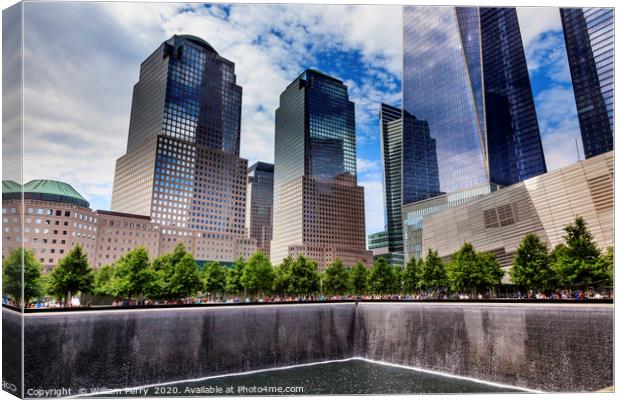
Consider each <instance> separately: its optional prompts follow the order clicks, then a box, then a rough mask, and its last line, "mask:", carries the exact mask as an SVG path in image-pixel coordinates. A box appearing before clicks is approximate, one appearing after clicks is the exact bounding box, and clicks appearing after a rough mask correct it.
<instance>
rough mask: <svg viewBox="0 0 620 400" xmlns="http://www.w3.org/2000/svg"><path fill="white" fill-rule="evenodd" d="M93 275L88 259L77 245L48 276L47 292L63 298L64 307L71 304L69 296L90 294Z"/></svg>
mask: <svg viewBox="0 0 620 400" xmlns="http://www.w3.org/2000/svg"><path fill="white" fill-rule="evenodd" d="M94 281H95V273H94V272H93V269H92V268H91V267H90V265H89V264H88V257H87V256H86V253H85V252H84V250H83V249H82V246H80V245H77V246H75V247H74V248H73V249H71V251H70V252H69V253H68V254H67V255H66V256H64V257H63V258H62V259H60V261H59V262H58V266H57V267H56V268H54V269H53V270H52V272H51V274H50V279H49V290H50V292H51V294H53V295H55V296H56V297H58V298H61V297H64V299H65V305H66V306H68V305H69V304H70V302H71V296H72V295H73V294H75V293H77V292H85V293H88V292H91V291H92V290H93V284H94Z"/></svg>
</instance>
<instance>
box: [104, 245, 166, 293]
mask: <svg viewBox="0 0 620 400" xmlns="http://www.w3.org/2000/svg"><path fill="white" fill-rule="evenodd" d="M156 279H157V276H156V274H155V273H154V271H153V269H152V268H151V266H150V262H149V254H148V253H147V251H146V249H145V248H144V247H137V248H135V249H133V250H131V251H130V252H128V253H126V254H125V255H123V256H122V257H121V258H119V259H118V261H117V262H116V266H115V268H114V279H113V282H114V283H113V284H114V290H115V291H116V292H117V293H118V294H119V295H127V296H128V297H129V298H131V297H133V296H135V297H136V298H137V299H141V297H142V296H143V295H144V294H145V293H149V291H150V290H151V289H152V287H153V286H154V285H156Z"/></svg>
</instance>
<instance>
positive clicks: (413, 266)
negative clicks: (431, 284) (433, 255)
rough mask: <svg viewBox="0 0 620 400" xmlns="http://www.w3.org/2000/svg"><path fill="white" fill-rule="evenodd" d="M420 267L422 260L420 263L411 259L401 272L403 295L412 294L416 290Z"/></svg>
mask: <svg viewBox="0 0 620 400" xmlns="http://www.w3.org/2000/svg"><path fill="white" fill-rule="evenodd" d="M421 265H422V260H420V262H418V261H416V259H415V258H413V257H411V259H410V260H409V262H408V263H407V265H405V269H404V270H403V276H402V278H403V290H404V291H405V293H409V294H411V293H413V292H415V291H416V289H417V288H418V279H419V277H418V276H419V274H420V268H421Z"/></svg>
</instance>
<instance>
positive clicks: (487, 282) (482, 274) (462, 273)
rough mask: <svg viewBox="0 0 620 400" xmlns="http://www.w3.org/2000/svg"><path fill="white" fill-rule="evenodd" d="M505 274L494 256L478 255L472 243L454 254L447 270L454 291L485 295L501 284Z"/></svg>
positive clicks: (488, 254)
mask: <svg viewBox="0 0 620 400" xmlns="http://www.w3.org/2000/svg"><path fill="white" fill-rule="evenodd" d="M503 274H504V272H503V271H502V269H501V268H500V266H499V263H498V262H497V258H496V257H495V255H494V254H491V253H476V251H475V250H474V247H473V246H472V245H471V244H470V243H465V244H463V246H462V247H461V248H460V249H459V251H457V252H456V253H454V256H453V258H452V262H450V264H449V265H448V269H447V276H448V281H449V283H450V287H451V288H452V290H454V291H457V292H470V293H474V294H477V293H484V292H486V291H488V290H489V289H491V288H492V287H493V286H494V285H497V284H499V283H500V281H501V278H502V276H503Z"/></svg>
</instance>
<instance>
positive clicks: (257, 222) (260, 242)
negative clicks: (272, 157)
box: [245, 162, 273, 257]
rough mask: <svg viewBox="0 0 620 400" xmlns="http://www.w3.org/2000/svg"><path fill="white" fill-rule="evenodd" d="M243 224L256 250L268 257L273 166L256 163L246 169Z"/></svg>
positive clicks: (271, 215)
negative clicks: (246, 183)
mask: <svg viewBox="0 0 620 400" xmlns="http://www.w3.org/2000/svg"><path fill="white" fill-rule="evenodd" d="M247 196H248V199H247V201H246V210H247V211H246V214H245V223H246V228H247V230H248V234H249V235H250V237H251V238H253V239H256V245H257V247H258V250H260V251H262V252H263V253H264V254H266V255H267V257H269V252H270V251H271V250H270V248H271V231H272V229H271V226H272V219H273V164H267V163H264V162H257V163H255V164H254V165H252V166H251V167H250V168H249V169H248V191H247Z"/></svg>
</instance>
